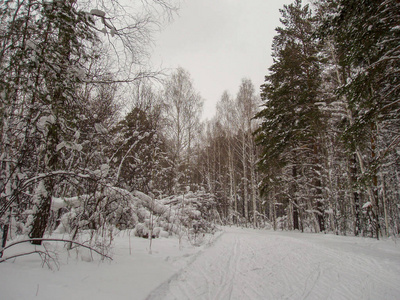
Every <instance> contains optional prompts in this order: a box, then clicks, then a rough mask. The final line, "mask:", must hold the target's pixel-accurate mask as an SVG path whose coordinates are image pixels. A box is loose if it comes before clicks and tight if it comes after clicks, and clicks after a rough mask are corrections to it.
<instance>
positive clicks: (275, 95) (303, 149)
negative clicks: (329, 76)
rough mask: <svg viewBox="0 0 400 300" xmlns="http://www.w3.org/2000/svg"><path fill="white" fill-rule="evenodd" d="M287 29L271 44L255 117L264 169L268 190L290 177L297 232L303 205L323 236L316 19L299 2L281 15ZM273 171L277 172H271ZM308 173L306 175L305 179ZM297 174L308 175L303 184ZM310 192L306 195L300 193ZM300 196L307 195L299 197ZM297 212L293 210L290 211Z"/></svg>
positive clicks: (282, 29)
mask: <svg viewBox="0 0 400 300" xmlns="http://www.w3.org/2000/svg"><path fill="white" fill-rule="evenodd" d="M281 13H282V19H281V22H282V24H283V25H284V27H279V28H277V33H278V34H277V35H276V36H275V38H274V41H273V46H272V48H273V58H274V63H273V65H272V66H271V67H270V69H269V71H270V74H269V75H268V76H266V83H265V84H264V85H263V86H262V99H263V100H264V104H263V109H262V110H261V112H260V113H258V114H257V116H256V117H257V118H259V119H261V121H262V123H261V125H260V127H259V129H257V131H256V141H257V144H258V145H260V146H261V147H262V154H261V159H260V163H259V166H260V169H261V170H262V172H263V174H264V179H263V187H264V189H265V190H271V189H273V188H272V187H270V185H271V184H272V185H273V183H272V182H278V181H280V180H278V178H279V177H280V176H281V175H283V174H285V171H284V170H285V168H289V169H290V170H291V171H290V172H286V175H287V176H290V177H291V179H290V181H289V182H292V187H291V188H290V189H288V198H289V200H290V206H289V207H288V209H289V210H292V211H293V214H291V216H290V217H291V218H293V219H294V220H292V223H293V225H294V226H295V227H297V226H298V225H297V224H298V222H297V218H298V213H297V210H298V209H299V208H300V206H301V205H300V204H301V203H300V199H301V198H302V199H304V198H308V199H313V202H312V203H302V209H303V210H304V211H306V210H307V211H309V212H312V213H311V218H312V219H313V218H314V217H315V215H316V218H317V220H318V226H317V230H324V229H325V225H324V207H323V206H324V203H323V199H322V182H321V179H320V174H321V158H320V156H321V153H322V151H323V149H322V144H321V139H322V136H321V134H322V133H323V131H322V130H323V124H324V123H323V115H322V113H321V111H320V109H319V107H318V102H319V101H320V100H321V99H320V94H319V88H320V83H321V69H320V66H321V65H320V59H319V56H318V53H319V44H318V40H317V39H316V37H315V35H314V31H315V18H314V17H313V16H312V13H311V10H310V8H309V6H308V5H305V6H303V5H302V3H301V1H299V0H297V1H295V2H294V3H293V4H290V5H285V6H284V9H282V10H281ZM272 170H274V172H271V171H272ZM307 173H308V174H307ZM298 174H304V176H303V177H301V178H300V179H302V181H299V178H298ZM300 186H302V187H307V189H303V190H302V191H300V190H298V187H300ZM301 192H303V193H305V194H304V195H303V196H305V195H307V194H308V195H307V197H301V196H299V195H301ZM291 207H293V209H291Z"/></svg>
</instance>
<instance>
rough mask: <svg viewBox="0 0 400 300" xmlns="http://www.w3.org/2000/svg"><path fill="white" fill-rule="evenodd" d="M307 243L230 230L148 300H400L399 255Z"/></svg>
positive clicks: (298, 237) (292, 236)
mask: <svg viewBox="0 0 400 300" xmlns="http://www.w3.org/2000/svg"><path fill="white" fill-rule="evenodd" d="M303 237H304V239H302V235H301V234H297V235H295V234H285V233H281V234H279V233H274V232H268V231H257V230H250V229H238V228H225V232H224V233H223V234H222V235H221V236H220V237H219V238H218V239H217V240H216V241H215V242H214V244H213V245H211V246H210V247H209V248H208V249H206V250H205V251H204V252H202V253H201V254H200V255H198V257H196V258H195V259H194V260H193V262H192V263H190V264H189V265H188V266H187V267H186V268H184V269H183V270H181V271H180V272H178V273H177V274H175V275H174V276H173V277H172V278H171V279H170V280H169V281H167V282H165V283H164V284H162V285H161V286H160V287H158V288H157V289H156V290H154V291H153V292H152V293H151V294H150V295H149V296H148V298H147V299H150V300H157V299H215V300H219V299H400V285H399V282H400V267H399V265H400V253H399V252H395V253H391V255H389V256H387V257H380V256H379V255H377V254H376V252H373V251H369V252H371V253H374V254H375V255H372V254H371V255H370V254H369V252H368V250H370V249H366V250H367V251H360V250H363V249H364V248H363V247H368V245H369V244H368V243H367V244H366V245H361V246H359V248H357V247H354V246H352V247H353V248H352V247H350V248H349V246H347V245H346V241H345V240H342V239H338V243H339V244H338V245H339V246H337V245H336V244H335V245H336V247H331V245H329V243H327V245H325V244H324V242H323V241H317V240H315V238H314V237H313V238H311V239H310V238H308V239H307V238H306V237H307V235H303ZM320 237H324V236H320ZM341 242H342V243H343V247H344V248H343V249H341V248H340V246H341V244H340V243H341ZM346 246H347V247H346ZM378 254H379V252H378Z"/></svg>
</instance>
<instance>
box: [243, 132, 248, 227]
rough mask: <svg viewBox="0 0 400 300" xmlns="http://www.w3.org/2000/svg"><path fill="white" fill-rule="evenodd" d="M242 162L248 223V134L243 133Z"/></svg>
mask: <svg viewBox="0 0 400 300" xmlns="http://www.w3.org/2000/svg"><path fill="white" fill-rule="evenodd" d="M242 163H243V178H242V182H243V205H244V217H245V219H246V225H247V222H248V221H249V204H248V201H249V199H248V193H247V159H246V134H245V132H243V134H242Z"/></svg>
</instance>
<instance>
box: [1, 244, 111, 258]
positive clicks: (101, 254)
mask: <svg viewBox="0 0 400 300" xmlns="http://www.w3.org/2000/svg"><path fill="white" fill-rule="evenodd" d="M32 241H42V242H63V243H72V244H75V245H78V246H80V247H83V248H86V249H89V250H91V251H93V252H95V253H97V254H99V255H100V256H102V257H105V258H108V259H109V260H112V258H111V257H110V256H108V255H106V254H104V253H102V252H100V251H98V250H96V249H94V248H92V247H90V246H87V245H84V244H82V243H79V242H76V241H72V240H65V239H46V238H34V239H26V240H21V241H17V242H14V243H11V244H9V245H8V246H6V247H4V248H3V249H0V252H4V251H5V250H7V249H8V248H10V247H13V246H15V245H18V244H22V243H30V242H32ZM38 252H39V251H34V252H30V253H27V254H33V253H38ZM22 255H23V254H21V255H18V256H22ZM10 258H13V257H6V258H4V259H0V263H2V262H3V261H6V260H8V259H10Z"/></svg>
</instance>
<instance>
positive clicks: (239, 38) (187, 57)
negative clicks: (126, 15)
mask: <svg viewBox="0 0 400 300" xmlns="http://www.w3.org/2000/svg"><path fill="white" fill-rule="evenodd" d="M291 2H292V1H291V0H183V1H182V4H181V8H180V11H179V15H178V16H176V17H175V18H174V21H173V22H172V23H171V24H168V25H167V26H166V27H165V29H163V30H162V31H161V32H160V33H159V34H156V35H155V39H156V45H155V47H154V53H153V58H152V61H153V64H154V66H156V67H159V66H160V65H161V66H162V67H163V68H177V67H182V68H184V69H185V70H187V71H188V72H189V73H190V74H191V76H192V80H193V82H194V86H195V89H196V90H197V91H198V92H200V94H201V96H202V97H203V99H204V101H205V102H204V115H205V116H206V117H207V118H210V117H211V116H212V115H213V114H214V113H215V105H216V103H217V101H218V100H219V99H220V98H221V95H222V93H223V91H224V90H228V91H229V92H230V93H231V95H233V96H236V93H237V91H238V88H239V85H240V83H241V79H242V78H245V77H246V78H250V79H251V80H252V81H253V84H254V85H255V88H256V92H257V93H258V92H259V87H260V85H261V84H262V83H263V82H264V76H265V75H266V74H267V71H268V67H269V66H270V65H271V63H272V58H271V43H272V39H273V37H274V35H275V28H276V27H277V26H280V22H279V18H280V13H279V9H280V8H282V7H283V5H284V4H289V3H291Z"/></svg>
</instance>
